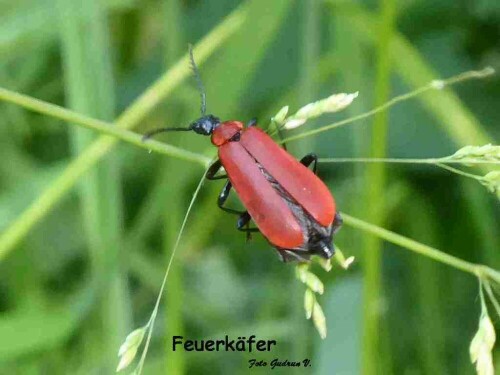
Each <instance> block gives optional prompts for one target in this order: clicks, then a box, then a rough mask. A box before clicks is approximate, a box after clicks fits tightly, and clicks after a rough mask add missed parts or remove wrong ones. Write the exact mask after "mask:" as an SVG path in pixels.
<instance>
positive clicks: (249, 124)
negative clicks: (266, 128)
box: [247, 117, 257, 128]
mask: <svg viewBox="0 0 500 375" xmlns="http://www.w3.org/2000/svg"><path fill="white" fill-rule="evenodd" d="M256 125H257V117H254V118H252V119H250V121H248V123H247V128H251V127H252V126H256Z"/></svg>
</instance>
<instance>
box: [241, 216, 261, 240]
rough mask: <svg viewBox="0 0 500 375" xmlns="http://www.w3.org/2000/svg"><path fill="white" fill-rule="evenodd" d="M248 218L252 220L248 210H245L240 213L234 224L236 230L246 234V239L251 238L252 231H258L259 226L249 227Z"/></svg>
mask: <svg viewBox="0 0 500 375" xmlns="http://www.w3.org/2000/svg"><path fill="white" fill-rule="evenodd" d="M250 220H252V218H251V217H250V214H249V213H248V211H245V212H243V213H242V214H241V215H240V217H239V218H238V223H237V224H236V227H237V228H238V230H240V231H242V232H245V233H246V234H247V241H249V240H251V238H252V233H255V232H259V228H250ZM245 227H246V228H245Z"/></svg>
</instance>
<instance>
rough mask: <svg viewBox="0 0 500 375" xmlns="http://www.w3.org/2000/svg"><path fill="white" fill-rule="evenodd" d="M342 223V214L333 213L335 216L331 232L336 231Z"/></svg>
mask: <svg viewBox="0 0 500 375" xmlns="http://www.w3.org/2000/svg"><path fill="white" fill-rule="evenodd" d="M343 223H344V219H342V216H340V214H339V213H338V212H337V213H336V214H335V218H334V219H333V225H332V234H335V233H337V232H338V231H339V229H340V227H341V226H342V224H343Z"/></svg>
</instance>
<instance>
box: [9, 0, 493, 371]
mask: <svg viewBox="0 0 500 375" xmlns="http://www.w3.org/2000/svg"><path fill="white" fill-rule="evenodd" d="M230 14H232V16H231V17H234V19H237V20H238V25H237V27H233V30H232V31H231V32H230V33H228V35H227V39H226V40H224V41H223V42H222V43H221V44H220V46H214V47H213V48H214V50H213V54H212V55H211V56H210V57H209V58H208V59H207V61H206V62H204V63H203V64H200V65H201V66H200V70H201V74H202V77H203V80H204V83H205V86H206V90H207V97H208V110H209V112H211V113H214V114H216V115H217V116H220V117H221V118H222V119H241V120H243V121H247V120H249V119H250V118H252V117H257V118H259V119H260V122H261V123H262V124H263V125H265V124H267V122H268V119H269V118H270V117H271V116H272V115H274V114H275V113H276V112H277V111H278V110H279V109H280V108H281V107H282V106H284V105H290V106H291V110H294V109H298V108H299V106H301V105H303V104H306V103H309V102H311V101H313V100H317V99H320V98H323V97H326V96H328V95H330V94H332V93H335V92H355V91H359V92H360V94H359V97H358V98H357V99H356V101H355V103H354V104H353V105H352V106H351V107H349V108H348V109H347V110H346V111H345V112H343V113H341V114H335V115H332V116H324V117H322V118H320V119H318V120H316V121H313V122H311V123H308V125H305V126H304V127H303V128H299V129H298V130H296V131H294V132H293V134H299V133H300V132H301V131H304V130H308V129H312V128H314V127H317V126H320V125H325V124H329V123H331V122H333V121H336V120H339V119H342V118H346V117H348V116H352V115H356V114H359V113H362V112H364V111H366V110H369V109H371V108H373V107H374V106H376V105H377V104H381V103H383V102H385V101H387V100H388V98H390V97H393V96H395V95H397V94H401V93H404V92H407V91H411V90H413V89H415V88H417V87H420V86H422V85H425V84H427V83H429V82H430V80H432V79H435V78H439V77H448V76H452V75H454V74H457V73H460V72H462V71H464V70H470V69H479V68H483V67H484V66H486V65H491V66H493V67H495V68H498V67H500V2H498V1H494V0H491V1H488V0H475V1H454V0H406V1H401V0H400V1H389V0H387V1H380V2H378V1H375V0H372V1H358V2H350V1H335V0H331V1H329V0H325V1H319V0H301V1H298V0H296V1H293V0H272V1H269V0H252V1H237V0H218V1H215V0H212V1H202V0H142V1H139V0H18V1H15V2H13V1H7V0H2V1H0V56H1V58H0V86H2V87H4V88H8V89H11V90H15V91H18V92H21V93H24V94H27V95H30V96H33V97H36V98H39V99H41V100H44V101H48V102H51V103H55V104H59V105H61V106H64V107H67V108H70V109H72V110H75V111H77V112H79V113H83V114H86V115H89V116H92V117H95V118H98V119H102V120H106V121H112V120H113V119H115V118H116V117H117V115H119V114H120V113H121V112H122V111H123V110H124V109H125V108H127V106H128V105H129V104H130V103H131V102H132V101H133V100H134V99H135V98H136V97H137V96H138V95H140V94H141V93H142V92H143V91H144V90H145V89H146V88H147V87H148V86H149V85H151V84H152V83H153V82H154V81H155V80H156V79H158V78H159V77H160V76H161V75H162V74H163V73H164V72H165V71H167V70H168V69H169V68H170V67H172V66H173V65H174V64H175V63H176V62H177V61H178V60H179V58H180V57H182V56H183V55H185V53H186V52H187V45H188V43H197V42H198V41H199V40H200V39H201V38H203V37H204V36H205V35H207V34H208V33H209V32H210V31H211V30H212V29H213V28H215V27H217V26H218V25H223V24H224V22H225V21H224V20H225V19H226V17H228V15H230ZM452 90H453V91H448V90H445V91H442V92H435V93H429V94H424V95H423V96H421V97H419V98H418V99H416V100H413V101H409V102H405V103H402V104H400V105H398V106H396V107H394V108H393V109H391V110H390V111H389V112H388V113H387V114H385V115H384V114H383V115H381V116H377V117H375V118H369V119H367V120H364V121H361V122H359V123H357V124H355V125H353V126H349V127H345V128H342V129H339V130H333V131H329V132H325V133H322V134H321V135H320V136H317V137H309V138H304V139H302V140H300V141H297V142H293V143H290V144H289V150H290V151H291V152H292V153H293V154H294V155H295V156H296V157H297V158H299V157H301V156H302V155H303V154H305V153H306V152H310V151H314V152H316V153H317V154H318V155H319V156H320V157H349V156H352V157H369V156H390V157H397V158H403V157H437V156H445V155H448V154H450V153H453V152H454V151H455V150H457V149H459V148H460V147H462V146H465V145H467V144H473V145H481V144H484V143H488V142H492V143H495V139H496V140H498V136H499V135H500V134H499V133H500V131H499V130H500V128H499V126H498V124H499V121H500V112H499V111H498V103H499V102H500V84H499V78H498V76H494V77H492V78H490V79H488V80H484V81H471V82H467V83H464V84H461V85H458V86H454V87H453V88H452ZM198 115H199V94H198V92H197V91H196V85H195V83H194V81H193V79H192V77H189V79H186V80H183V81H182V82H180V84H178V85H176V88H175V90H174V91H173V92H171V93H170V94H169V95H168V96H167V97H165V98H164V99H162V100H161V105H159V106H157V107H156V108H155V110H154V111H151V112H150V113H149V114H148V116H147V117H146V118H145V119H143V120H141V121H140V125H139V126H138V127H136V128H135V130H137V131H138V132H145V131H146V130H147V129H151V128H154V127H160V126H182V125H185V124H188V123H189V122H190V121H192V120H193V119H196V118H197V117H198ZM464 124H465V125H464ZM0 125H1V126H0V229H1V230H2V231H3V230H5V229H6V228H8V227H9V225H10V224H12V223H13V222H14V221H15V220H16V219H17V218H18V217H19V215H20V214H21V213H22V212H23V211H24V210H25V209H26V208H28V207H29V206H30V204H31V203H32V202H33V201H35V199H36V198H37V197H38V196H39V195H40V194H41V193H42V192H43V191H44V190H45V189H46V188H49V187H51V186H52V187H53V186H54V184H55V183H56V182H55V181H56V179H57V178H58V176H60V175H61V173H62V172H63V171H64V169H65V167H66V166H67V165H68V163H70V162H71V160H72V159H74V158H76V155H78V154H79V153H81V152H82V151H83V150H85V149H86V148H87V147H88V146H89V145H90V144H91V143H92V141H93V140H94V139H95V138H96V137H97V136H98V134H96V133H95V132H91V131H88V130H82V129H79V128H77V127H76V126H73V125H68V124H66V123H64V122H62V121H61V120H58V119H55V118H52V117H49V116H43V115H40V114H35V113H33V112H28V111H26V110H24V109H22V108H20V107H17V106H14V105H11V104H5V103H0ZM465 127H467V129H469V130H470V131H469V132H467V131H465V130H464V129H465ZM159 139H161V140H162V141H165V142H167V143H170V144H174V145H177V146H179V147H181V148H184V149H188V150H191V151H193V152H197V153H204V154H206V155H208V156H212V155H214V149H213V147H212V146H211V145H210V143H209V140H208V139H206V138H203V137H197V136H195V135H192V134H181V133H179V134H169V135H164V136H162V137H159ZM497 143H498V142H497ZM202 173H203V168H202V167H201V166H200V165H198V164H194V163H191V162H187V161H181V160H178V159H175V158H169V157H165V156H161V155H156V154H154V153H152V154H149V153H148V152H147V151H145V150H144V149H139V148H136V147H134V146H131V145H129V144H124V143H120V144H119V145H118V146H117V147H114V148H113V150H112V152H110V153H109V154H107V155H106V157H104V158H102V159H101V160H99V162H98V163H97V165H96V166H95V167H94V168H92V169H91V171H90V172H88V173H86V174H84V176H83V177H82V178H81V179H79V181H78V184H77V185H76V186H75V188H74V189H72V190H71V192H70V193H69V194H65V195H64V196H63V198H62V199H60V200H58V202H57V204H56V205H55V207H54V208H53V209H51V210H50V211H49V213H48V215H46V216H43V217H42V218H41V219H40V220H39V221H38V222H37V223H36V225H35V226H34V227H33V228H32V230H30V231H29V232H28V233H27V234H26V235H25V236H23V238H22V240H21V241H19V242H18V243H17V244H16V246H15V247H14V248H13V249H12V251H10V252H9V254H8V255H7V256H5V257H3V258H2V259H1V260H0V374H110V373H113V372H114V369H115V367H116V365H117V361H118V358H117V351H118V348H119V346H120V344H121V342H123V340H124V338H125V337H126V335H127V333H129V332H130V331H131V330H132V329H133V328H136V327H138V326H140V325H142V324H144V323H145V322H146V321H147V319H148V317H149V314H150V312H151V310H152V308H153V305H154V301H155V298H156V295H157V293H158V290H159V287H160V284H161V279H162V276H163V272H164V270H165V268H166V264H167V260H168V256H169V255H170V253H171V251H172V248H173V244H174V242H175V239H176V236H177V234H178V232H179V228H180V224H181V222H182V219H183V216H184V214H185V212H186V209H187V206H188V204H189V200H190V198H191V196H192V193H193V192H194V189H195V187H196V184H197V182H198V181H199V179H200V178H201V176H202ZM479 173H481V172H480V171H479ZM319 174H320V176H321V177H322V178H323V179H324V180H325V181H326V183H327V184H328V186H329V187H330V188H331V190H332V191H333V192H334V194H335V197H336V200H337V204H338V206H339V208H340V209H341V210H343V211H345V212H347V213H349V214H352V215H355V216H357V217H360V218H362V219H365V220H367V221H370V222H374V223H377V224H378V225H380V226H383V227H385V228H388V229H391V230H394V231H396V232H398V233H401V234H404V235H407V236H409V237H411V238H414V239H416V240H418V241H420V242H422V243H425V244H429V245H432V246H435V247H437V248H439V249H441V250H443V251H445V252H448V253H450V254H453V255H455V256H457V257H460V258H462V259H466V260H469V261H473V262H478V263H485V264H488V265H490V266H492V267H494V268H499V266H500V254H499V251H498V250H499V249H500V247H499V234H500V226H499V225H498V223H499V218H500V216H499V215H500V210H499V209H498V207H499V206H498V202H497V201H496V200H495V197H494V195H493V194H490V193H488V192H487V191H486V190H485V189H484V188H483V187H482V186H480V185H479V184H478V183H477V182H475V181H472V180H468V179H465V178H463V177H460V176H457V175H454V174H450V173H448V172H447V171H443V170H441V169H437V168H435V167H433V166H425V165H423V166H418V165H392V164H391V165H385V167H384V165H379V166H375V167H374V166H370V167H368V166H367V165H365V164H324V165H320V167H319ZM221 187H222V182H209V183H206V184H205V186H204V188H203V189H202V192H201V194H200V196H199V198H198V200H197V202H196V203H195V205H194V208H193V212H192V216H191V217H190V219H189V221H188V224H187V227H186V230H185V233H184V236H183V240H182V241H181V246H180V248H179V249H178V253H177V256H176V258H175V260H174V263H173V268H172V272H171V274H170V275H169V280H168V282H167V288H166V293H165V295H164V299H163V301H162V304H161V309H160V314H159V317H158V321H157V325H156V327H155V332H154V335H153V340H152V347H151V350H150V352H149V355H148V358H147V360H146V366H145V368H144V373H145V374H164V373H169V374H183V373H192V374H206V373H228V374H233V373H246V372H248V371H255V370H247V367H248V365H247V361H248V360H249V359H251V358H257V359H264V360H268V361H269V360H271V359H273V358H276V357H278V358H281V359H289V360H302V359H304V358H310V359H311V361H312V367H310V368H309V369H308V370H307V371H308V372H310V373H314V374H359V373H365V374H472V373H474V367H473V366H472V365H471V364H470V360H469V355H468V346H469V343H470V340H471V338H472V336H473V335H474V332H475V330H476V329H477V322H478V318H479V300H478V292H477V291H478V287H477V281H476V280H475V278H474V277H471V276H470V275H468V274H464V273H462V272H460V271H457V270H454V269H451V268H448V267H446V266H444V265H440V264H438V263H435V262H433V261H431V260H428V259H424V258H423V257H421V256H418V255H415V254H412V253H409V252H408V251H405V250H401V249H399V248H397V247H395V246H392V245H389V244H386V243H382V242H380V241H379V240H377V239H376V238H373V237H368V236H366V235H365V234H364V233H363V232H360V231H359V230H355V229H352V228H349V227H347V226H345V227H344V228H342V229H341V231H340V233H339V235H338V236H337V239H336V243H337V244H338V245H339V247H340V248H341V249H342V250H343V251H344V253H345V254H346V255H355V256H356V262H355V264H354V265H353V266H352V267H351V269H349V271H343V270H340V268H339V267H338V266H335V267H334V270H333V271H331V272H330V273H329V274H326V273H324V272H323V271H321V270H320V269H316V271H315V272H316V274H318V275H319V276H320V278H321V279H322V280H323V281H324V282H325V285H326V292H325V294H324V295H323V296H321V297H320V299H319V300H320V303H321V305H322V306H323V309H324V310H325V314H326V316H327V324H328V331H329V334H328V337H327V338H326V339H325V340H321V339H320V338H319V336H318V334H317V333H316V331H315V330H314V328H313V326H312V324H311V322H310V321H307V320H306V319H305V317H304V312H303V307H302V305H303V293H304V286H303V285H302V284H300V283H299V282H298V281H296V279H295V274H294V267H293V266H291V265H284V264H282V263H280V262H279V260H278V257H277V256H276V254H275V253H274V251H273V250H272V248H271V247H270V246H269V245H268V244H267V243H266V241H265V240H263V239H262V238H261V236H259V235H255V236H254V237H253V239H252V241H250V242H248V243H246V242H245V239H244V236H243V235H242V234H241V233H239V232H238V231H236V230H235V224H236V223H235V218H234V217H232V216H231V215H227V214H224V213H222V212H220V210H219V209H218V208H217V207H216V204H215V202H216V198H217V195H218V191H219V190H220V189H221ZM235 203H236V200H235V201H234V202H233V204H235ZM380 250H382V251H380ZM363 291H364V292H363ZM226 334H228V335H230V336H233V337H235V338H236V337H238V336H249V335H251V334H255V335H257V336H258V337H260V338H265V337H268V338H272V339H275V340H277V341H278V345H277V346H276V349H274V350H273V351H272V352H271V353H263V354H261V353H258V354H255V353H225V352H218V353H217V352H205V353H194V352H184V351H176V352H175V353H172V352H171V342H172V335H184V336H187V337H189V338H191V339H201V338H208V337H215V338H223V337H224V336H225V335H226ZM496 362H497V367H500V355H499V354H498V352H497V355H496ZM302 370H303V369H302ZM281 372H285V371H281Z"/></svg>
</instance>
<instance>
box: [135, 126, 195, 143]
mask: <svg viewBox="0 0 500 375" xmlns="http://www.w3.org/2000/svg"><path fill="white" fill-rule="evenodd" d="M191 130H193V129H191V128H158V129H154V130H151V131H150V132H147V133H146V134H144V135H143V136H142V140H143V141H147V140H148V139H150V138H151V137H152V136H154V135H156V134H159V133H165V132H188V131H191Z"/></svg>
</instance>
